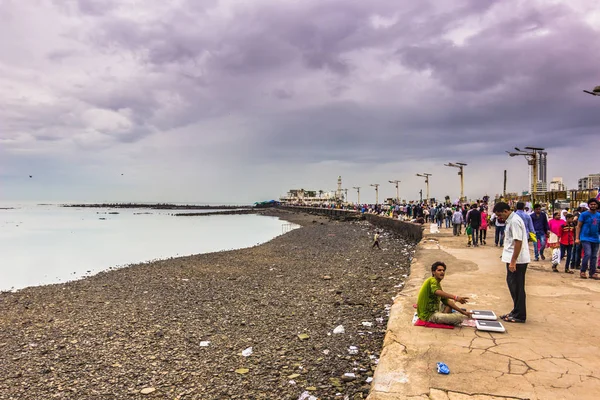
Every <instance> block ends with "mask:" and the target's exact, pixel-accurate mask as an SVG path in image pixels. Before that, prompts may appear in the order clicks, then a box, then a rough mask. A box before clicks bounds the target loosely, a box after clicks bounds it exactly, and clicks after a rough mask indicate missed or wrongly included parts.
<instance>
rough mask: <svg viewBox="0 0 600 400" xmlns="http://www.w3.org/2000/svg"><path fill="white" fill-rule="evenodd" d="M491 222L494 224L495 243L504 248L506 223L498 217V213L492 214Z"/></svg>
mask: <svg viewBox="0 0 600 400" xmlns="http://www.w3.org/2000/svg"><path fill="white" fill-rule="evenodd" d="M491 221H492V222H493V223H494V243H495V244H496V246H500V247H503V246H504V229H505V228H506V223H505V222H504V220H503V219H502V218H500V217H498V216H497V215H496V213H492V219H491Z"/></svg>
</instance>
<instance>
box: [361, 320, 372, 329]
mask: <svg viewBox="0 0 600 400" xmlns="http://www.w3.org/2000/svg"><path fill="white" fill-rule="evenodd" d="M361 324H362V326H366V327H368V328H370V327H372V326H373V323H372V322H367V321H363V322H361Z"/></svg>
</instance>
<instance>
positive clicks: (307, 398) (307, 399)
mask: <svg viewBox="0 0 600 400" xmlns="http://www.w3.org/2000/svg"><path fill="white" fill-rule="evenodd" d="M298 400H318V399H317V398H316V397H315V396H313V395H311V394H310V392H308V391H305V392H302V394H301V395H300V397H298Z"/></svg>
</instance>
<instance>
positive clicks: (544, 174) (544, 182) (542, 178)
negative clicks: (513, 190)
mask: <svg viewBox="0 0 600 400" xmlns="http://www.w3.org/2000/svg"><path fill="white" fill-rule="evenodd" d="M536 152H537V155H536V160H537V176H536V177H535V178H536V180H537V191H538V192H547V191H548V167H547V166H548V162H547V157H548V153H547V152H545V151H541V150H537V151H536ZM532 178H533V165H529V191H530V193H533V179H532Z"/></svg>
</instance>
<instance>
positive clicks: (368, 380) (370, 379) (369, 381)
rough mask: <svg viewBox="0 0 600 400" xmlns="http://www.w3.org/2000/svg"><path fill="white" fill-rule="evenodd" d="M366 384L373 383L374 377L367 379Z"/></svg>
mask: <svg viewBox="0 0 600 400" xmlns="http://www.w3.org/2000/svg"><path fill="white" fill-rule="evenodd" d="M365 382H367V383H371V382H373V377H372V376H369V377H368V378H367V379H365Z"/></svg>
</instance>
